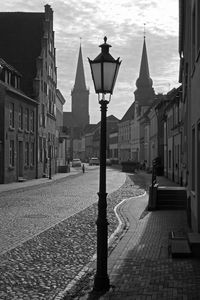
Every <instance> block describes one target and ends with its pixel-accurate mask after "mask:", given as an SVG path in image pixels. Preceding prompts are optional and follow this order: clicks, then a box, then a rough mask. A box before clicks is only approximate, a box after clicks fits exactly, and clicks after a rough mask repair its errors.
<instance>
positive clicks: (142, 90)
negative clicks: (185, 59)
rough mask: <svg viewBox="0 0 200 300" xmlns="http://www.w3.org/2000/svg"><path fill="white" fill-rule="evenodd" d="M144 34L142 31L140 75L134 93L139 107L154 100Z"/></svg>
mask: <svg viewBox="0 0 200 300" xmlns="http://www.w3.org/2000/svg"><path fill="white" fill-rule="evenodd" d="M145 35H146V33H145V29H144V42H143V49H142V58H141V64H140V73H139V77H138V79H137V81H136V87H137V89H136V91H135V92H134V94H135V100H136V101H137V102H138V104H139V105H141V106H148V105H150V104H151V103H152V102H153V100H154V96H155V93H154V89H153V81H152V79H151V77H150V74H149V64H148V58H147V48H146V36H145Z"/></svg>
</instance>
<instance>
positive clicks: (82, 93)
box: [71, 45, 89, 128]
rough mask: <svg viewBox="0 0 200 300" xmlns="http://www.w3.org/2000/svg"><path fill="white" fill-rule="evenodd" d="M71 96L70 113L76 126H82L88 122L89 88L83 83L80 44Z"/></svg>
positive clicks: (83, 75)
mask: <svg viewBox="0 0 200 300" xmlns="http://www.w3.org/2000/svg"><path fill="white" fill-rule="evenodd" d="M71 96H72V115H73V118H74V120H75V121H76V124H77V127H80V128H84V127H85V126H86V125H88V124H89V90H88V89H87V88H86V84H85V74H84V68H83V57H82V49H81V45H80V49H79V56H78V64H77V69H76V77H75V84H74V88H73V89H72V91H71Z"/></svg>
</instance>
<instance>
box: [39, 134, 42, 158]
mask: <svg viewBox="0 0 200 300" xmlns="http://www.w3.org/2000/svg"><path fill="white" fill-rule="evenodd" d="M39 153H40V162H42V138H41V137H40V138H39Z"/></svg>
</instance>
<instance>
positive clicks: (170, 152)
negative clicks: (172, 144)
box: [169, 150, 172, 169]
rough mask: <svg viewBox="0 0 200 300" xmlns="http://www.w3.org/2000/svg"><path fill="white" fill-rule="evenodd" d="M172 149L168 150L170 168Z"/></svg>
mask: <svg viewBox="0 0 200 300" xmlns="http://www.w3.org/2000/svg"><path fill="white" fill-rule="evenodd" d="M171 160H172V151H171V150H169V169H171V166H172V161H171Z"/></svg>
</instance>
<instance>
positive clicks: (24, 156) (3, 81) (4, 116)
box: [0, 59, 38, 183]
mask: <svg viewBox="0 0 200 300" xmlns="http://www.w3.org/2000/svg"><path fill="white" fill-rule="evenodd" d="M0 66H1V73H0V183H9V182H13V181H22V180H24V179H33V178H36V175H37V173H36V171H37V168H36V151H37V150H36V140H37V133H36V112H37V106H38V103H37V102H36V101H35V100H34V99H31V98H30V97H28V96H26V95H25V94H24V93H23V92H22V91H21V90H20V83H21V75H20V73H19V72H18V71H17V70H16V69H15V68H13V67H12V66H10V65H8V64H7V63H6V62H5V61H4V60H3V59H0Z"/></svg>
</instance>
